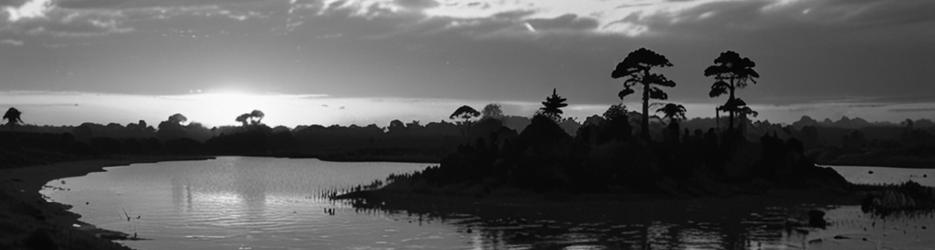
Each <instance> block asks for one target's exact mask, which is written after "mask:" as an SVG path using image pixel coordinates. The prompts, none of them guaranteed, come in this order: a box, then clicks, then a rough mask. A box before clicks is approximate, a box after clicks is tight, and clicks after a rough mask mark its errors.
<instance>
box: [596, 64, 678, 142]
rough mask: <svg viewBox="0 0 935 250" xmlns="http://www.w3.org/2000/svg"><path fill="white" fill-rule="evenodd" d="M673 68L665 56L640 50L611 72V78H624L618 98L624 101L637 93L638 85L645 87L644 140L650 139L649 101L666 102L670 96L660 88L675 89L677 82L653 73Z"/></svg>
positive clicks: (642, 127)
mask: <svg viewBox="0 0 935 250" xmlns="http://www.w3.org/2000/svg"><path fill="white" fill-rule="evenodd" d="M664 67H672V63H671V62H669V59H667V58H666V57H665V56H663V55H661V54H658V53H656V52H655V51H652V50H648V49H646V48H640V49H637V50H635V51H633V52H630V54H628V55H627V57H626V58H624V59H623V61H621V62H620V63H618V64H617V67H616V68H615V69H614V71H613V72H611V74H610V76H611V78H614V79H618V78H623V79H624V80H623V90H621V91H620V92H619V93H618V94H617V97H620V99H621V100H623V98H624V97H626V96H628V95H630V94H633V93H636V91H635V90H634V89H633V88H634V87H637V86H638V85H642V87H643V91H642V92H643V98H642V99H643V120H642V124H641V129H642V131H641V133H642V135H643V138H644V139H649V100H650V99H656V100H666V99H669V95H668V94H666V92H665V91H663V90H662V89H661V88H660V87H669V88H671V87H675V82H674V81H672V80H669V79H668V78H666V77H665V76H664V75H662V74H659V73H653V72H652V70H653V69H656V68H664Z"/></svg>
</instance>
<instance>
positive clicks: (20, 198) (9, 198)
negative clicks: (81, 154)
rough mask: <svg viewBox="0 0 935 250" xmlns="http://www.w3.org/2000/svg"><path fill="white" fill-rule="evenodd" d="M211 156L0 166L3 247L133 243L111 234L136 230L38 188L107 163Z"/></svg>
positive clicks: (102, 246)
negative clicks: (91, 215)
mask: <svg viewBox="0 0 935 250" xmlns="http://www.w3.org/2000/svg"><path fill="white" fill-rule="evenodd" d="M211 158H213V157H207V156H120V157H116V156H114V157H107V158H103V159H97V160H82V161H71V162H60V163H54V164H48V165H40V166H29V167H21V168H12V169H3V170H0V249H129V248H127V247H125V246H123V245H120V244H118V243H114V242H112V241H111V240H118V239H130V238H133V236H132V235H127V234H124V233H120V232H113V231H108V230H103V229H99V228H96V227H94V226H93V225H90V224H87V223H84V222H81V221H79V220H78V219H79V218H80V217H81V216H80V215H78V214H75V213H72V212H69V211H68V209H69V208H70V206H68V205H64V204H59V203H55V202H49V201H46V200H45V199H43V197H42V195H41V194H39V190H41V189H42V188H43V186H44V185H45V184H46V183H48V182H50V181H52V180H55V179H61V178H67V177H75V176H82V175H85V174H88V173H91V172H99V171H103V168H104V167H110V166H121V165H129V164H133V163H151V162H160V161H185V160H204V159H211Z"/></svg>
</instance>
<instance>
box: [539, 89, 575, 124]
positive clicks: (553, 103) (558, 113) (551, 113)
mask: <svg viewBox="0 0 935 250" xmlns="http://www.w3.org/2000/svg"><path fill="white" fill-rule="evenodd" d="M556 91H557V90H556V89H552V95H551V96H548V97H546V98H545V101H544V102H542V108H540V109H539V112H540V113H541V114H542V115H545V116H546V117H549V118H552V120H555V121H558V120H560V119H562V113H563V111H562V108H564V107H567V106H568V103H565V101H567V100H568V99H565V98H564V97H561V96H559V95H558V94H557V93H556Z"/></svg>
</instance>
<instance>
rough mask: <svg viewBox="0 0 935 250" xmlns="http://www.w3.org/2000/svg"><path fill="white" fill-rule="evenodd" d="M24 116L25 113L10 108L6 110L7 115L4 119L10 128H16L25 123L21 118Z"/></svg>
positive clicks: (5, 114)
mask: <svg viewBox="0 0 935 250" xmlns="http://www.w3.org/2000/svg"><path fill="white" fill-rule="evenodd" d="M22 115H23V112H20V111H19V110H18V109H16V108H10V109H7V110H6V113H4V114H3V119H5V120H7V123H6V124H7V125H8V126H11V127H12V126H16V125H18V124H20V123H23V119H21V118H20V116H22Z"/></svg>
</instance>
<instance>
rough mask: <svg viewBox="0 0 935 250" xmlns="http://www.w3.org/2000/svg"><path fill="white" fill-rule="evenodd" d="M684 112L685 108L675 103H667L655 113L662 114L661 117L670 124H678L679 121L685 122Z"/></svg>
mask: <svg viewBox="0 0 935 250" xmlns="http://www.w3.org/2000/svg"><path fill="white" fill-rule="evenodd" d="M686 111H687V110H686V109H685V106H682V105H681V104H675V103H667V104H666V105H665V106H662V107H661V108H659V109H656V113H662V114H663V116H662V117H663V118H665V119H667V120H669V122H670V123H672V122H675V123H678V121H679V120H685V112H686Z"/></svg>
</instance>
